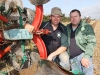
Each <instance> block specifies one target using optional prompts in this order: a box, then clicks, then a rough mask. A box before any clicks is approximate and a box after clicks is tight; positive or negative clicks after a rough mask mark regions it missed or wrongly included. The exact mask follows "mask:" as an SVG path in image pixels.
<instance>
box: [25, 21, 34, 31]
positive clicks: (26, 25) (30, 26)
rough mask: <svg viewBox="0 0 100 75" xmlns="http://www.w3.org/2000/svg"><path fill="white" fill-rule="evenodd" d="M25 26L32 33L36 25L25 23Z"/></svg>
mask: <svg viewBox="0 0 100 75" xmlns="http://www.w3.org/2000/svg"><path fill="white" fill-rule="evenodd" d="M24 28H25V29H27V30H28V31H29V32H30V33H32V32H33V31H34V26H32V25H30V24H28V23H27V24H25V26H24Z"/></svg>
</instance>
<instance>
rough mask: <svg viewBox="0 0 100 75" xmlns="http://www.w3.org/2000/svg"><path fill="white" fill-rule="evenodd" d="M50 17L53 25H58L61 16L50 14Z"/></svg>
mask: <svg viewBox="0 0 100 75" xmlns="http://www.w3.org/2000/svg"><path fill="white" fill-rule="evenodd" d="M50 19H51V23H52V24H53V25H58V24H59V22H60V21H61V16H60V15H51V16H50Z"/></svg>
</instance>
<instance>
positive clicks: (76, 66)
mask: <svg viewBox="0 0 100 75" xmlns="http://www.w3.org/2000/svg"><path fill="white" fill-rule="evenodd" d="M83 55H84V53H82V54H80V55H79V56H76V57H74V58H73V59H70V63H71V69H72V71H74V70H76V71H77V70H80V71H81V72H83V73H85V75H93V64H92V57H91V58H90V59H89V60H90V66H89V67H88V68H85V67H83V66H82V64H81V59H82V57H83Z"/></svg>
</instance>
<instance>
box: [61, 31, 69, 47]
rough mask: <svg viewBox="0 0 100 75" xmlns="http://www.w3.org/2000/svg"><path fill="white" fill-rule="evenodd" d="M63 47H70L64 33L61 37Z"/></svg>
mask: <svg viewBox="0 0 100 75" xmlns="http://www.w3.org/2000/svg"><path fill="white" fill-rule="evenodd" d="M61 46H64V47H68V46H69V44H68V40H67V36H66V35H65V34H63V33H62V36H61Z"/></svg>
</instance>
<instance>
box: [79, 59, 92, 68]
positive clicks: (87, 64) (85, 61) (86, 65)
mask: <svg viewBox="0 0 100 75" xmlns="http://www.w3.org/2000/svg"><path fill="white" fill-rule="evenodd" d="M81 64H82V66H84V67H85V68H88V67H89V65H90V61H89V59H87V58H82V60H81Z"/></svg>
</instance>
